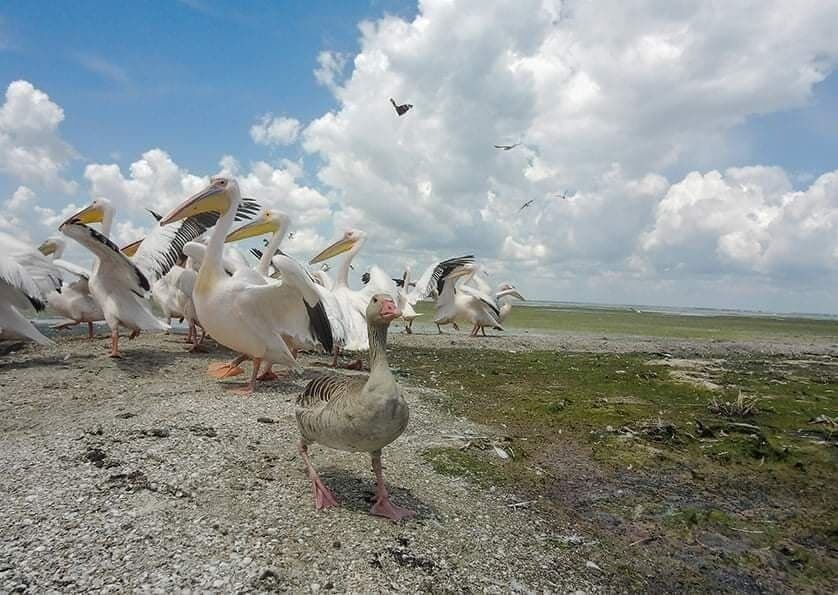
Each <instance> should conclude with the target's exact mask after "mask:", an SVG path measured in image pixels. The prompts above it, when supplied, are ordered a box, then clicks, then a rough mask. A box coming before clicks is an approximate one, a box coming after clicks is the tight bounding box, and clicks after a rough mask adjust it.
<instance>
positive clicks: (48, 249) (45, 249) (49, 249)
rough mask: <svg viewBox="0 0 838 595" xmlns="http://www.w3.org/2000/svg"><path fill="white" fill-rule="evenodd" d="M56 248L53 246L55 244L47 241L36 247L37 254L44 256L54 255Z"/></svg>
mask: <svg viewBox="0 0 838 595" xmlns="http://www.w3.org/2000/svg"><path fill="white" fill-rule="evenodd" d="M56 248H57V247H56V245H55V242H51V241H49V240H47V241H45V242H44V243H43V244H41V245H40V246H38V252H40V253H41V254H43V255H44V256H49V255H50V254H55V250H56Z"/></svg>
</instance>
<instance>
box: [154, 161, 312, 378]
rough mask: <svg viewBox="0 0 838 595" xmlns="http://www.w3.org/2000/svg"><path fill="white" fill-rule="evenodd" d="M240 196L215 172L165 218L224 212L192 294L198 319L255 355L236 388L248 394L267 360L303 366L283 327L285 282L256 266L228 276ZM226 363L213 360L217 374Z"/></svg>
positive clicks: (172, 219)
mask: <svg viewBox="0 0 838 595" xmlns="http://www.w3.org/2000/svg"><path fill="white" fill-rule="evenodd" d="M241 200H242V198H241V193H240V192H239V185H238V183H237V182H236V180H234V179H232V178H223V177H217V178H213V179H212V180H211V181H210V184H209V185H208V186H207V187H206V188H204V189H203V190H201V191H200V192H198V193H197V194H195V195H193V196H191V197H190V198H188V199H186V200H185V201H184V202H183V203H181V204H180V205H178V206H177V207H175V208H174V209H173V210H172V211H171V212H170V213H169V214H168V215H166V216H165V217H164V218H163V220H162V221H161V224H163V225H168V224H171V223H174V222H176V221H180V220H182V219H184V218H187V217H190V216H195V215H199V214H202V213H207V212H218V213H221V218H220V219H219V220H218V224H217V225H216V226H215V229H213V231H212V233H211V234H210V238H209V241H208V242H207V248H206V253H205V255H204V259H203V262H202V263H201V268H200V270H199V271H198V278H197V280H196V282H195V289H194V291H193V293H192V300H193V301H194V302H195V309H196V311H197V314H198V319H199V320H200V321H201V324H203V325H204V328H205V329H206V331H207V333H209V335H210V336H211V337H212V338H213V339H215V340H216V341H218V342H219V343H221V344H222V345H224V346H226V347H228V348H230V349H232V350H233V351H236V352H237V353H241V354H244V355H246V356H247V357H250V358H252V359H253V374H252V376H251V378H250V383H249V384H248V385H247V386H246V387H244V388H241V389H238V390H237V392H239V393H244V394H246V393H251V392H253V390H254V389H255V386H256V379H257V376H258V374H259V367H260V364H261V363H262V361H263V360H265V361H269V362H273V363H276V364H280V365H282V366H287V367H288V368H290V369H294V370H297V369H299V366H298V364H297V361H296V359H295V358H294V356H293V354H292V353H291V350H290V349H289V348H288V345H287V344H286V343H285V340H284V339H283V338H282V335H281V334H280V332H279V331H278V329H281V328H282V323H283V311H282V308H281V307H277V306H276V304H275V301H276V297H277V295H279V294H281V293H282V292H284V291H287V288H286V289H283V288H282V283H281V282H278V281H274V280H272V279H267V278H265V277H263V276H261V275H254V273H255V271H236V272H235V273H234V274H233V275H232V276H229V275H227V273H226V271H225V270H224V266H223V262H222V258H223V252H224V241H225V239H226V236H227V234H228V233H229V232H230V229H231V228H232V226H233V222H234V221H235V216H236V209H237V208H238V207H239V205H240V203H241ZM225 366H228V367H229V366H230V365H229V364H222V365H220V366H218V365H212V366H211V369H212V370H213V375H218V374H217V372H218V371H219V370H222V369H223V368H224V367H225Z"/></svg>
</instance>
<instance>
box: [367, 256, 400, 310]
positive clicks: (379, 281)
mask: <svg viewBox="0 0 838 595" xmlns="http://www.w3.org/2000/svg"><path fill="white" fill-rule="evenodd" d="M366 274H368V275H369V281H368V282H367V284H366V285H365V286H364V288H363V289H361V290H360V291H358V292H357V293H358V295H359V296H361V298H362V300H363V301H359V303H358V308H359V310H360V311H361V312H366V311H367V306H368V305H369V303H370V300H371V299H372V297H373V296H374V295H378V294H380V293H385V294H387V295H389V296H390V297H391V298H393V301H394V302H398V301H399V289H398V287H396V284H395V283H393V279H391V278H390V275H388V274H387V273H385V272H384V271H383V270H382V269H381V268H379V267H377V266H374V267H372V268H371V269H370V271H369V273H366Z"/></svg>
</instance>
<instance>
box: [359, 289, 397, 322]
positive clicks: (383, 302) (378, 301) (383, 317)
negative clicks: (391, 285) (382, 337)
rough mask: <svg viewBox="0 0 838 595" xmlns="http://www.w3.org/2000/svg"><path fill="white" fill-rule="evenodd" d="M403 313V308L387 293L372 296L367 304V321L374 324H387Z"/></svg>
mask: <svg viewBox="0 0 838 595" xmlns="http://www.w3.org/2000/svg"><path fill="white" fill-rule="evenodd" d="M401 315H402V312H401V310H399V307H398V306H397V305H396V302H394V301H393V298H392V297H390V296H389V295H387V294H386V293H379V294H377V295H374V296H372V299H371V300H370V303H369V305H368V306H367V322H368V323H369V324H371V325H373V326H382V325H384V326H386V325H389V324H390V323H391V322H392V321H393V320H395V319H396V318H398V317H399V316H401Z"/></svg>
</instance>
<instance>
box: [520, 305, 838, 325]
mask: <svg viewBox="0 0 838 595" xmlns="http://www.w3.org/2000/svg"><path fill="white" fill-rule="evenodd" d="M519 306H523V307H530V308H547V309H551V310H621V311H625V312H636V313H638V314H642V313H653V314H671V315H673V316H749V317H758V318H804V319H808V320H838V314H813V313H809V312H784V313H780V312H765V311H762V310H736V309H725V308H699V307H690V306H683V307H682V306H648V305H643V304H589V303H585V302H559V301H549V300H528V301H526V302H515V307H516V308H517V307H519Z"/></svg>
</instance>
